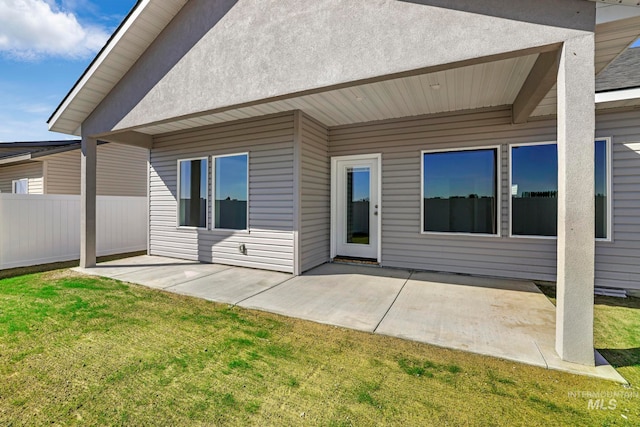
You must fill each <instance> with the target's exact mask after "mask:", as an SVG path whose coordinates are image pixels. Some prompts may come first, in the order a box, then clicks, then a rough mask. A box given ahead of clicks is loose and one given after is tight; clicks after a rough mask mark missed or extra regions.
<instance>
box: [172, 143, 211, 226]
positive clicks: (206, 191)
mask: <svg viewBox="0 0 640 427" xmlns="http://www.w3.org/2000/svg"><path fill="white" fill-rule="evenodd" d="M193 160H206V161H207V179H206V180H205V184H204V185H205V194H206V195H207V208H206V212H207V213H206V215H205V226H204V227H194V226H191V225H180V188H181V186H180V175H181V173H180V163H181V162H191V161H193ZM209 163H210V160H209V156H204V157H190V158H187V159H178V162H177V165H178V169H177V170H176V175H177V183H178V186H177V188H176V227H177V228H179V229H184V230H207V229H208V228H209V197H210V195H209V171H210V169H209Z"/></svg>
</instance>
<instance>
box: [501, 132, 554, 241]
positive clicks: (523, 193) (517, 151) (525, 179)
mask: <svg viewBox="0 0 640 427" xmlns="http://www.w3.org/2000/svg"><path fill="white" fill-rule="evenodd" d="M511 162H512V164H511V173H512V176H511V227H512V228H511V230H512V231H511V233H512V234H513V235H516V236H555V235H556V234H557V229H558V150H557V146H556V144H544V145H527V146H521V147H513V148H512V149H511Z"/></svg>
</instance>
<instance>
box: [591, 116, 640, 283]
mask: <svg viewBox="0 0 640 427" xmlns="http://www.w3.org/2000/svg"><path fill="white" fill-rule="evenodd" d="M596 136H597V137H611V140H612V158H613V164H612V175H613V181H612V184H613V206H612V215H613V233H612V234H613V235H612V238H613V239H612V241H611V242H603V241H599V242H597V243H596V272H595V273H596V286H607V287H617V288H627V289H640V119H639V116H638V111H637V110H636V111H629V112H618V113H609V114H598V115H597V117H596Z"/></svg>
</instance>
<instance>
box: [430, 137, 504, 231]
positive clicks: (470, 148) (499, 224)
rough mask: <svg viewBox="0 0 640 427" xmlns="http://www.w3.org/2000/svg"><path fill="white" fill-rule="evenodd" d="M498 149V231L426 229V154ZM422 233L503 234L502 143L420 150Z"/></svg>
mask: <svg viewBox="0 0 640 427" xmlns="http://www.w3.org/2000/svg"><path fill="white" fill-rule="evenodd" d="M490 149H492V150H495V151H496V233H495V234H489V233H464V232H459V233H458V232H455V231H424V155H425V154H434V153H453V152H458V151H481V150H490ZM420 234H424V235H435V236H465V237H469V236H471V237H492V238H499V237H501V236H502V148H501V146H500V145H483V146H478V147H461V148H442V149H434V150H422V151H421V152H420Z"/></svg>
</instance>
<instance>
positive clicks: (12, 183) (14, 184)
mask: <svg viewBox="0 0 640 427" xmlns="http://www.w3.org/2000/svg"><path fill="white" fill-rule="evenodd" d="M20 182H24V183H25V184H26V186H25V188H26V189H27V192H26V193H16V184H18V183H20ZM11 194H29V178H20V179H14V180H12V181H11Z"/></svg>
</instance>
